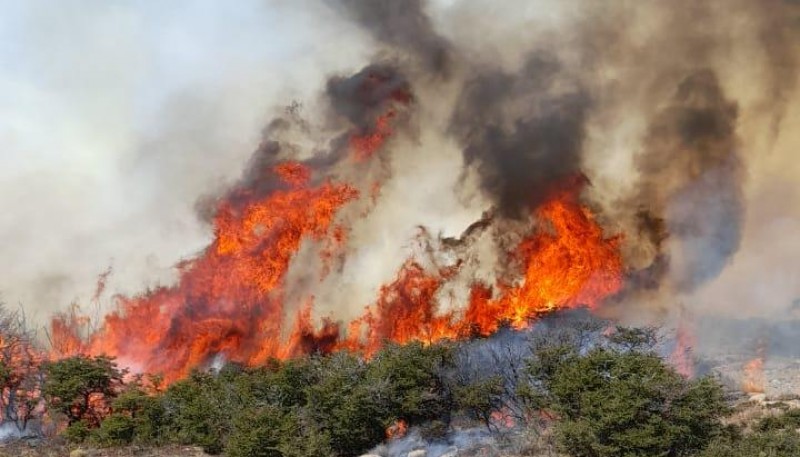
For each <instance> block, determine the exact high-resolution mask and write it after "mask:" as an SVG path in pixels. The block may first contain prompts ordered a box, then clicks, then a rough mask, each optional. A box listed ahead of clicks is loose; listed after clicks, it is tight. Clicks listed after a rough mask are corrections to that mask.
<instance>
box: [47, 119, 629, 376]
mask: <svg viewBox="0 0 800 457" xmlns="http://www.w3.org/2000/svg"><path fill="white" fill-rule="evenodd" d="M394 116H395V114H394V111H393V110H391V109H390V110H389V111H387V113H386V114H384V115H383V116H380V117H378V119H377V121H376V125H375V126H374V131H372V132H371V133H367V134H363V135H354V136H351V144H350V146H351V148H352V149H353V151H354V155H355V158H354V159H355V160H366V159H368V158H369V157H371V156H373V155H374V153H375V151H376V150H377V149H378V148H380V147H382V146H383V145H384V143H385V141H386V139H387V138H388V137H389V136H390V134H391V128H390V121H391V120H392V119H393V118H394ZM269 174H270V175H271V176H272V177H273V178H277V179H278V180H279V181H280V184H279V185H277V186H273V190H272V191H271V192H270V193H268V194H267V195H260V194H257V193H256V191H255V190H253V189H248V188H244V189H238V190H236V191H234V192H232V193H231V194H230V195H228V197H227V198H225V199H223V200H222V201H221V202H220V203H219V204H218V206H217V211H216V215H215V217H214V219H213V225H214V239H213V241H212V243H211V245H210V246H209V247H208V248H207V249H206V250H205V251H204V252H203V253H202V255H200V256H199V257H197V258H195V259H192V260H189V261H185V262H183V263H182V264H180V265H179V273H180V274H179V280H178V282H177V284H176V285H174V286H172V287H160V288H157V289H155V290H150V291H147V292H146V293H144V294H142V295H139V296H134V297H118V298H117V303H118V307H119V309H118V310H117V311H116V312H113V313H111V314H109V315H107V316H106V318H105V320H104V322H103V324H102V326H101V327H100V329H99V330H98V331H97V332H95V333H94V334H92V335H91V336H90V337H89V338H88V339H87V340H84V339H83V338H81V336H80V335H82V334H83V333H84V332H83V331H82V330H81V329H82V328H83V327H85V322H83V321H82V320H81V318H80V316H78V315H77V313H75V312H73V313H70V314H66V315H61V316H58V317H57V318H55V319H54V320H53V321H52V324H51V335H52V338H53V340H54V342H53V355H54V356H56V357H61V356H66V355H72V354H76V353H88V354H106V355H109V356H115V357H117V358H118V360H119V363H120V364H121V365H122V366H126V367H129V368H131V369H132V370H133V371H142V372H150V373H159V374H162V375H163V376H164V382H165V383H169V382H172V381H174V380H176V379H180V378H182V377H184V376H186V375H187V374H188V373H189V371H190V370H191V369H193V368H195V367H201V366H203V365H205V364H208V363H210V362H211V360H212V359H213V358H215V357H218V356H222V357H224V358H225V360H229V361H235V362H239V363H244V364H248V365H255V364H260V363H264V362H265V361H267V360H268V359H270V358H288V357H296V356H300V355H303V354H309V353H314V352H323V353H326V352H330V351H334V350H339V349H350V350H356V351H360V352H362V353H364V354H365V355H367V356H369V355H371V354H373V353H374V352H375V351H377V350H378V349H379V348H380V347H381V346H382V345H383V343H384V342H385V341H394V342H399V343H405V342H409V341H422V342H425V343H432V342H435V341H438V340H442V339H453V338H459V337H463V336H467V335H474V334H481V335H488V334H491V333H492V332H494V331H496V330H497V329H498V328H499V327H500V325H502V324H503V323H504V322H506V323H510V324H511V325H512V326H514V327H515V328H523V327H525V326H527V325H528V323H529V321H530V320H531V319H534V318H536V316H538V315H540V314H542V313H545V312H549V311H551V310H554V309H559V308H574V307H579V306H587V307H590V308H594V307H597V306H598V305H599V304H601V303H602V302H603V300H604V299H605V298H606V297H608V296H610V295H612V294H614V293H616V292H617V291H618V290H619V289H620V288H621V285H622V272H623V266H622V260H621V256H620V253H619V241H620V239H619V237H611V238H607V237H605V236H604V234H603V231H602V229H601V228H600V226H599V225H598V224H597V222H596V221H595V219H594V216H593V214H592V212H591V211H590V210H589V209H588V208H587V207H585V206H583V205H581V204H580V202H579V193H580V190H581V188H582V186H583V185H584V184H585V182H586V181H585V179H583V178H581V179H578V180H569V182H567V183H566V184H567V185H564V186H562V187H561V188H559V189H557V190H556V191H554V192H553V193H552V194H551V195H550V197H549V198H548V199H546V201H545V202H544V203H543V204H542V205H540V206H539V207H537V208H536V209H534V210H533V212H532V220H533V221H536V222H537V225H536V226H535V227H534V228H533V229H532V230H531V232H530V234H529V235H528V236H527V237H526V238H525V239H524V240H523V241H522V242H521V243H520V244H519V246H518V247H517V248H516V249H515V251H514V252H513V253H511V254H510V255H509V262H510V263H512V264H514V265H516V266H517V267H518V268H517V269H518V272H519V280H518V281H514V282H508V283H502V284H497V285H495V286H494V287H490V286H487V285H484V284H474V285H472V288H471V293H470V301H469V303H468V304H467V306H466V309H465V310H463V312H456V311H449V312H441V310H439V307H438V300H437V294H438V293H439V292H440V291H441V289H442V286H443V285H444V284H446V283H447V282H448V281H449V280H451V279H452V278H453V277H454V276H455V274H456V273H457V272H458V270H459V268H460V263H456V264H455V265H453V266H450V267H444V268H439V269H438V270H435V271H429V270H428V269H426V268H424V267H423V266H422V265H421V264H420V263H418V262H416V261H414V260H413V259H409V260H408V261H407V262H405V264H404V265H403V266H402V268H401V269H400V271H399V273H398V275H397V277H396V279H395V280H394V281H393V282H391V283H390V284H387V285H384V286H383V287H382V288H381V289H380V292H379V295H378V298H377V300H376V302H375V303H374V304H373V305H372V306H370V307H368V308H367V310H366V311H365V313H364V315H363V316H361V317H360V318H358V319H355V320H354V321H352V322H350V323H349V324H348V325H347V326H346V328H347V334H346V337H344V338H342V337H341V336H342V332H340V327H339V325H338V324H337V323H335V322H333V321H331V320H323V322H322V325H321V327H320V328H319V329H316V328H315V327H314V325H313V324H312V313H313V308H312V301H311V300H309V303H308V304H307V305H306V307H304V308H303V309H302V310H300V312H299V313H298V314H297V317H296V321H295V324H294V327H293V328H292V329H291V330H290V332H289V335H288V337H287V335H286V334H284V328H285V325H284V320H285V315H286V313H287V311H288V310H286V309H285V306H284V297H283V282H284V280H285V277H286V273H287V271H288V269H289V265H290V262H291V260H292V258H293V257H294V255H295V254H296V253H297V251H298V250H299V248H300V246H301V243H303V241H304V240H313V241H317V242H319V244H320V246H322V247H321V249H320V255H321V257H322V262H323V269H322V274H323V275H325V274H327V273H328V271H329V270H330V264H329V262H330V261H331V260H332V259H333V258H336V257H337V255H344V252H345V249H344V245H345V243H346V242H347V239H348V236H347V234H348V228H347V227H346V226H344V225H342V224H341V223H339V222H337V220H336V216H337V213H338V211H339V210H340V209H341V208H342V207H343V206H344V205H346V204H347V203H348V202H350V201H353V200H355V199H357V198H358V197H359V195H360V194H362V193H363V192H360V191H359V190H358V189H356V188H355V187H354V186H352V185H349V184H345V183H337V182H333V181H330V180H328V181H322V182H320V181H321V180H320V179H319V178H318V177H316V178H317V179H316V180H315V176H314V170H312V169H311V168H309V167H308V166H307V165H305V164H303V163H300V162H293V161H289V162H284V163H281V164H279V165H276V166H274V167H273V168H272V169H271V170H269ZM372 185H373V187H372V193H373V194H374V192H375V186H379V183H376V184H372ZM366 194H369V192H366Z"/></svg>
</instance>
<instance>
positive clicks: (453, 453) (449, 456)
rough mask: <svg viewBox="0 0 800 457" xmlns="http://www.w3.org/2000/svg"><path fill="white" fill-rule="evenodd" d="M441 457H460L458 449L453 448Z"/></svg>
mask: <svg viewBox="0 0 800 457" xmlns="http://www.w3.org/2000/svg"><path fill="white" fill-rule="evenodd" d="M439 457H458V449H457V448H454V447H451V448H450V449H448V450H447V452H445V453H444V454H442V455H440V456H439Z"/></svg>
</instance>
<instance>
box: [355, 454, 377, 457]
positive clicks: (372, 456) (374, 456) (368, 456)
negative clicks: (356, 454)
mask: <svg viewBox="0 0 800 457" xmlns="http://www.w3.org/2000/svg"><path fill="white" fill-rule="evenodd" d="M360 457H381V456H379V455H377V454H364V455H362V456H360Z"/></svg>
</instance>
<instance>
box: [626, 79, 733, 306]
mask: <svg viewBox="0 0 800 457" xmlns="http://www.w3.org/2000/svg"><path fill="white" fill-rule="evenodd" d="M737 112H738V110H737V107H736V105H735V104H734V103H732V102H730V101H729V100H727V99H726V97H725V96H724V94H723V93H722V89H721V88H720V86H719V82H718V80H717V77H716V75H715V74H714V73H713V72H711V71H709V70H701V71H698V72H697V73H694V74H692V75H690V76H688V77H687V78H685V79H684V80H683V81H681V82H680V83H679V84H678V87H677V89H676V91H675V94H674V96H673V99H672V101H671V102H670V103H669V104H668V105H667V106H666V107H665V108H664V109H663V110H662V111H661V112H659V113H657V114H656V116H655V118H654V119H653V120H652V121H651V124H650V126H649V127H648V132H647V134H646V136H645V140H644V149H643V150H642V151H641V152H640V153H639V154H637V155H636V156H635V158H634V164H635V166H636V169H637V171H638V172H639V174H640V178H639V183H638V189H637V190H636V193H635V195H634V197H633V202H628V203H626V204H627V205H633V206H634V207H636V208H639V209H640V210H641V211H645V212H649V213H651V214H655V215H657V217H660V218H663V219H664V220H665V223H666V230H667V232H668V233H669V234H670V236H671V237H672V239H671V240H669V242H670V243H673V245H674V247H675V249H674V251H673V257H672V258H671V259H670V260H671V261H672V262H674V264H673V265H672V266H671V271H672V274H673V280H674V282H675V286H676V287H678V289H679V290H692V289H693V288H695V287H697V286H698V285H699V284H702V283H704V282H706V281H708V280H709V279H713V278H714V277H716V276H717V275H718V274H719V272H720V271H721V270H722V269H723V268H724V266H725V265H726V264H727V263H728V261H729V260H730V258H731V257H732V256H733V255H734V254H735V253H736V251H737V250H738V248H739V243H740V239H741V230H742V228H741V224H742V222H743V212H744V208H743V206H744V203H743V193H742V187H741V186H742V180H743V178H744V170H743V164H742V162H741V158H740V156H739V151H738V148H739V144H738V141H737V138H736V120H737ZM660 229H661V228H660V227H656V230H660ZM655 239H656V240H659V238H658V237H656V238H655ZM659 242H660V241H659Z"/></svg>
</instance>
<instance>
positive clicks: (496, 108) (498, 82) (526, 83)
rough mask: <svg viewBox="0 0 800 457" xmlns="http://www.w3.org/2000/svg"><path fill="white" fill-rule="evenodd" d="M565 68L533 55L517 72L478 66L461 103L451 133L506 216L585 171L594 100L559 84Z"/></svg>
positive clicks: (521, 210)
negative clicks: (585, 145) (588, 123)
mask: <svg viewBox="0 0 800 457" xmlns="http://www.w3.org/2000/svg"><path fill="white" fill-rule="evenodd" d="M559 65H560V64H559V63H558V61H557V60H556V59H555V58H554V57H553V56H549V55H547V54H545V53H534V54H533V55H531V56H530V57H528V58H527V59H526V61H525V62H524V63H523V65H522V68H519V69H515V70H514V71H513V72H509V73H506V72H496V71H494V70H488V71H486V72H485V73H480V70H478V71H479V72H478V74H476V75H475V76H474V77H470V78H469V79H468V80H467V81H466V82H465V85H464V88H463V92H462V94H461V96H460V98H459V101H458V104H457V105H456V108H455V111H454V114H453V118H452V120H451V130H452V131H453V133H454V135H455V136H456V137H457V138H458V140H459V143H460V144H461V147H462V148H463V149H462V150H463V154H464V164H465V166H466V167H474V169H475V170H476V171H477V172H478V175H479V176H480V178H479V179H480V185H481V188H482V189H483V191H484V192H485V193H486V194H487V195H488V196H489V198H490V199H492V200H493V201H494V202H495V206H496V208H497V210H498V211H499V212H500V213H502V214H505V215H513V216H519V215H521V214H522V213H524V212H525V210H529V209H530V208H531V207H535V206H536V205H537V204H538V203H540V202H541V200H542V199H543V198H544V197H546V196H547V193H548V191H549V190H551V189H550V188H551V187H552V186H553V185H554V184H555V183H559V182H561V181H563V180H564V179H565V178H568V177H570V176H573V175H576V174H578V173H580V172H581V167H580V165H581V154H582V148H583V140H584V137H585V122H586V119H587V115H588V112H589V109H590V100H589V97H588V95H587V94H586V93H585V92H583V91H582V90H581V89H580V88H571V87H567V88H566V89H560V88H559V87H557V85H559V84H563V82H564V81H563V79H562V74H561V72H560V71H559ZM567 82H569V79H568V77H567Z"/></svg>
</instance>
